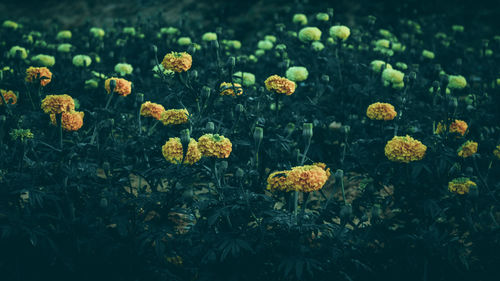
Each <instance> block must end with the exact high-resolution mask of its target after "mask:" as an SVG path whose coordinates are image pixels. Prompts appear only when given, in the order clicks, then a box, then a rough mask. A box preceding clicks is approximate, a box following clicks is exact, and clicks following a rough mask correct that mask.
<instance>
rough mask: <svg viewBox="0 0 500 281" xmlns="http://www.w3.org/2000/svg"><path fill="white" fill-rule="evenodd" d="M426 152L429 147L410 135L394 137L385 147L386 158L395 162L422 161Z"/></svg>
mask: <svg viewBox="0 0 500 281" xmlns="http://www.w3.org/2000/svg"><path fill="white" fill-rule="evenodd" d="M426 150H427V146H425V145H424V144H422V143H421V142H420V141H418V140H416V139H413V138H412V137H410V136H408V135H406V136H405V137H400V136H394V138H392V140H390V141H388V142H387V144H386V145H385V156H386V157H387V158H388V159H389V160H391V161H394V162H403V163H409V162H411V161H418V160H422V159H423V158H424V156H425V151H426Z"/></svg>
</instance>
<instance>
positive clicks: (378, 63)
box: [370, 60, 392, 73]
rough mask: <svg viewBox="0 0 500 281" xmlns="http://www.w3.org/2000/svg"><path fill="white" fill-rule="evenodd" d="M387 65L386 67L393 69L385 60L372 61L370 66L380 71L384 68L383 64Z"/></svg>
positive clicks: (375, 70)
mask: <svg viewBox="0 0 500 281" xmlns="http://www.w3.org/2000/svg"><path fill="white" fill-rule="evenodd" d="M383 65H385V68H388V69H392V66H391V65H390V64H388V63H386V62H385V61H381V60H374V61H372V62H371V63H370V66H371V68H372V70H373V71H374V72H377V73H380V71H381V70H382V66H383Z"/></svg>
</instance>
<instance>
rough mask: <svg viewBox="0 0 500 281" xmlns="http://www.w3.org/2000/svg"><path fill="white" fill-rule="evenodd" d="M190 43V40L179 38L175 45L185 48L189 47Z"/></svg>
mask: <svg viewBox="0 0 500 281" xmlns="http://www.w3.org/2000/svg"><path fill="white" fill-rule="evenodd" d="M191 43H192V42H191V38H189V37H179V39H177V44H179V45H181V46H187V45H190V44H191Z"/></svg>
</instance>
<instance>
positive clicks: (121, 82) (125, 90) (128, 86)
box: [104, 77, 132, 97]
mask: <svg viewBox="0 0 500 281" xmlns="http://www.w3.org/2000/svg"><path fill="white" fill-rule="evenodd" d="M111 80H115V82H116V86H115V89H114V91H113V92H114V93H117V94H118V95H120V96H124V97H125V96H128V95H130V93H131V92H132V82H130V81H127V80H125V79H123V78H115V77H111V78H108V79H106V81H104V89H106V91H107V92H108V94H111V87H110V85H109V83H110V82H111Z"/></svg>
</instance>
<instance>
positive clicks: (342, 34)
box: [330, 25, 351, 40]
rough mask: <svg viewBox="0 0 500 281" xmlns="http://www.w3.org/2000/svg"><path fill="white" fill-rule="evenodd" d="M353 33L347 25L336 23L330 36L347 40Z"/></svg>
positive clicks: (331, 28)
mask: <svg viewBox="0 0 500 281" xmlns="http://www.w3.org/2000/svg"><path fill="white" fill-rule="evenodd" d="M349 35H351V30H350V29H349V27H347V26H345V25H335V26H332V27H330V36H332V37H337V38H339V39H342V40H346V39H347V38H348V37H349Z"/></svg>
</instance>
